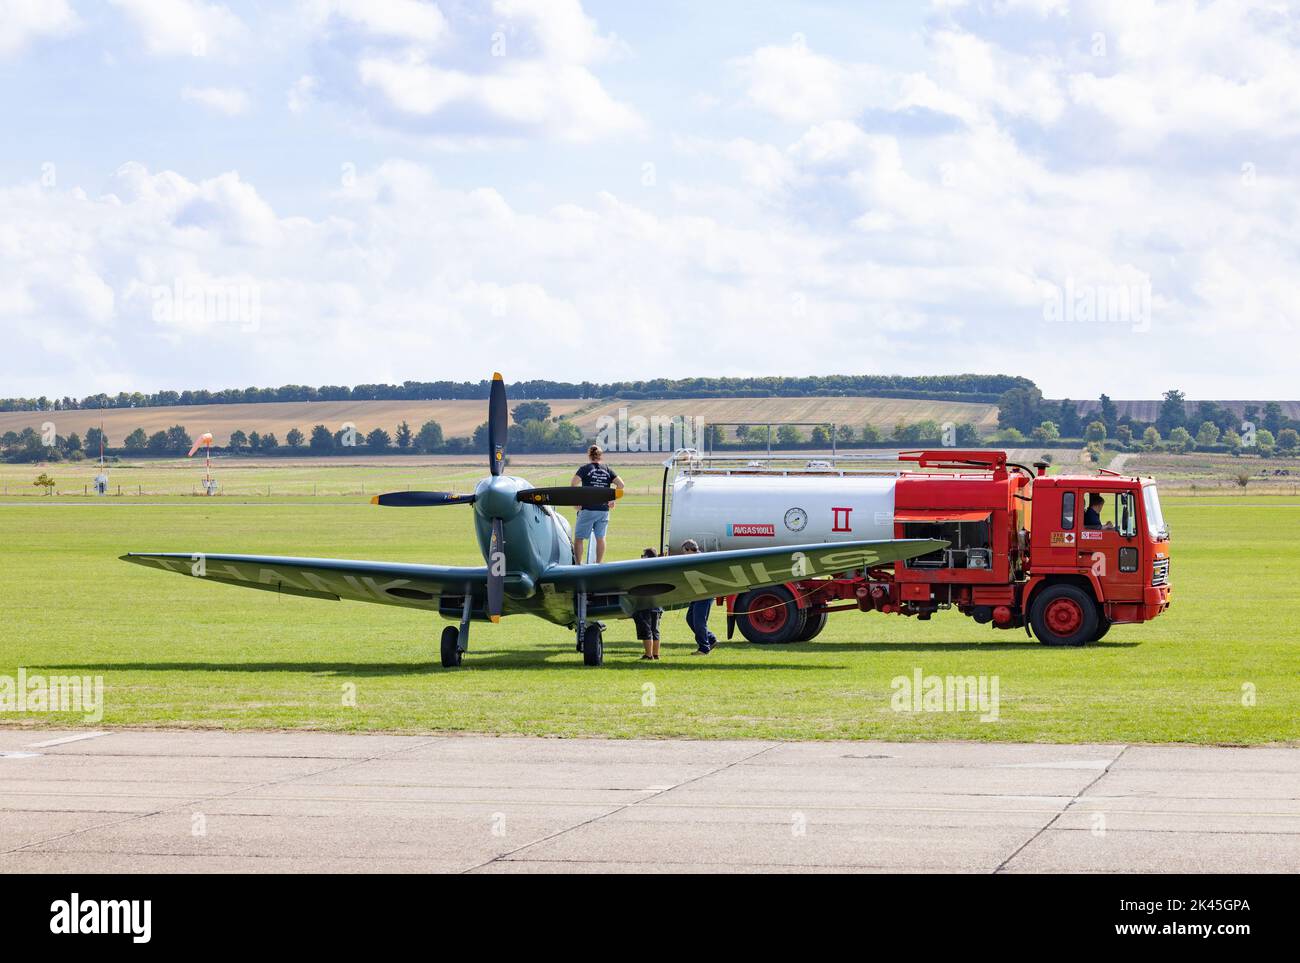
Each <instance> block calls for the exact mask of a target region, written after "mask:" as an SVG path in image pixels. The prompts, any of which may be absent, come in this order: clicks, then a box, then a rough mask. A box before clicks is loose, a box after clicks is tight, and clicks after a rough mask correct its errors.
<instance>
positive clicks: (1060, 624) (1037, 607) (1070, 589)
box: [1029, 585, 1097, 645]
mask: <svg viewBox="0 0 1300 963" xmlns="http://www.w3.org/2000/svg"><path fill="white" fill-rule="evenodd" d="M1029 621H1030V624H1031V625H1033V627H1034V635H1036V636H1037V637H1038V641H1039V642H1042V643H1043V644H1044V645H1083V644H1084V643H1085V642H1088V641H1090V640H1092V639H1094V638H1096V637H1097V605H1096V603H1095V602H1093V600H1092V599H1091V598H1090V597H1089V596H1088V593H1087V592H1085V591H1083V589H1081V588H1079V587H1078V586H1075V585H1049V586H1048V587H1047V588H1045V589H1043V590H1042V591H1041V592H1039V593H1038V598H1036V599H1034V606H1033V609H1032V611H1031V612H1030V613H1029Z"/></svg>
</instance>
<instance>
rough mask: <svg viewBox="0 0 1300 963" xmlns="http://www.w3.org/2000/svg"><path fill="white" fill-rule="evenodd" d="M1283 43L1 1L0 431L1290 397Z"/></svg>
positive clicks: (1290, 26)
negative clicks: (217, 410)
mask: <svg viewBox="0 0 1300 963" xmlns="http://www.w3.org/2000/svg"><path fill="white" fill-rule="evenodd" d="M1298 37H1300V26H1298V24H1297V17H1296V16H1295V14H1294V12H1293V11H1292V10H1291V9H1290V8H1289V6H1288V5H1286V4H1277V3H1267V4H1266V3H1252V2H1233V3H1224V2H1218V3H1214V2H1203V3H1186V2H1183V3H1162V2H1151V0H1129V2H1119V0H1087V2H1083V0H984V2H980V0H969V2H962V0H940V2H935V3H931V4H929V5H926V4H923V3H901V2H899V3H819V4H796V3H739V2H731V3H722V2H717V3H684V2H679V3H666V4H655V5H649V4H630V3H616V2H591V0H588V2H586V3H581V4H580V3H579V2H577V0H550V2H545V3H544V2H541V0H481V2H478V0H475V2H470V0H455V2H450V0H449V2H442V3H431V2H424V0H389V2H380V0H369V2H361V0H302V2H285V3H279V4H272V3H234V2H231V3H227V4H221V3H209V2H204V0H109V2H102V3H90V2H83V0H48V2H43V3H33V2H29V0H0V111H3V116H4V117H5V118H6V121H7V127H8V128H9V131H10V134H11V136H10V137H9V138H7V141H8V143H7V145H6V150H5V151H4V152H3V153H0V252H3V253H4V257H3V258H2V259H0V331H2V332H4V333H5V334H6V336H7V337H6V340H7V342H8V344H9V346H10V347H11V349H12V350H11V351H8V352H6V356H7V357H5V360H4V361H3V362H2V363H0V395H31V394H47V395H64V394H72V395H82V394H86V393H89V392H93V391H100V390H103V391H117V390H121V389H141V390H153V389H157V388H163V387H177V388H184V387H211V388H220V387H226V386H230V385H250V384H257V385H262V384H281V383H289V382H296V383H311V384H321V383H358V382H368V381H401V380H405V379H408V378H410V379H418V380H431V379H437V378H465V379H476V378H478V377H481V376H483V375H484V374H485V373H486V372H488V371H491V370H493V369H495V368H499V369H501V370H504V371H505V372H506V373H507V377H509V378H512V379H513V378H525V377H543V378H545V377H549V378H556V379H566V380H581V379H584V378H591V379H598V380H605V379H614V378H637V377H651V376H659V375H673V376H688V375H720V374H813V373H840V372H877V373H892V372H901V373H942V372H961V371H985V372H987V371H1001V372H1007V373H1014V374H1023V375H1027V376H1029V377H1032V378H1034V379H1035V380H1036V381H1037V382H1038V383H1039V384H1040V385H1041V386H1042V387H1043V388H1044V390H1045V391H1046V392H1047V393H1048V394H1049V395H1053V396H1062V395H1069V396H1072V397H1085V396H1095V395H1096V394H1097V393H1098V392H1100V391H1106V392H1108V393H1110V394H1111V395H1112V396H1114V397H1150V396H1154V395H1155V394H1157V393H1158V392H1159V391H1161V390H1163V389H1164V388H1166V387H1172V386H1175V385H1176V386H1179V387H1182V388H1184V389H1185V390H1187V391H1188V392H1189V394H1190V395H1191V396H1193V397H1219V398H1228V397H1252V398H1255V397H1292V396H1294V394H1295V388H1294V385H1295V380H1296V379H1295V374H1294V369H1295V357H1296V350H1295V349H1296V346H1297V344H1296V342H1297V339H1296V310H1297V300H1296V298H1297V293H1298V292H1297V288H1296V285H1297V282H1296V277H1297V276H1300V272H1298V271H1297V268H1300V264H1297V259H1298V258H1300V249H1298V247H1297V245H1296V243H1295V240H1296V238H1295V231H1294V226H1293V225H1294V224H1295V223H1296V216H1295V215H1296V213H1297V212H1296V210H1295V208H1296V204H1297V199H1296V198H1297V192H1296V190H1295V187H1296V186H1297V185H1296V183H1295V179H1296V171H1295V163H1294V158H1295V157H1296V156H1300V155H1297V151H1296V148H1297V146H1300V144H1298V143H1297V141H1298V140H1300V55H1298V53H1297V38H1298Z"/></svg>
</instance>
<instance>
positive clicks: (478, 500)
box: [474, 475, 522, 519]
mask: <svg viewBox="0 0 1300 963" xmlns="http://www.w3.org/2000/svg"><path fill="white" fill-rule="evenodd" d="M518 488H519V486H518V484H517V483H515V481H514V480H513V479H511V478H507V477H506V476H504V475H497V476H496V477H494V478H486V479H484V480H483V481H482V482H480V483H479V486H478V489H477V490H476V491H475V493H474V507H475V508H476V509H478V511H479V512H480V513H481V514H483V515H486V516H487V517H488V518H502V519H511V518H514V517H515V516H516V515H518V514H519V510H520V508H521V507H522V506H521V505H520V503H519V502H518V501H517V500H516V498H515V492H516V491H518Z"/></svg>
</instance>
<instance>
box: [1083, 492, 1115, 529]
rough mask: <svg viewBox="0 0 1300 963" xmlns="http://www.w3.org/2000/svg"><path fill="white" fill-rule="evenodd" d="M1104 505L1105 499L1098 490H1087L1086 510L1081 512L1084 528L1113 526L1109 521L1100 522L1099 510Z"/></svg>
mask: <svg viewBox="0 0 1300 963" xmlns="http://www.w3.org/2000/svg"><path fill="white" fill-rule="evenodd" d="M1105 507H1106V499H1104V498H1102V497H1101V494H1100V493H1099V492H1089V494H1088V510H1087V511H1085V512H1084V513H1083V527H1084V528H1114V527H1115V526H1114V525H1113V524H1111V523H1110V522H1107V523H1106V524H1105V525H1103V524H1102V523H1101V510H1102V509H1103V508H1105Z"/></svg>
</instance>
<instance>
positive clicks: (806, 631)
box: [799, 609, 830, 642]
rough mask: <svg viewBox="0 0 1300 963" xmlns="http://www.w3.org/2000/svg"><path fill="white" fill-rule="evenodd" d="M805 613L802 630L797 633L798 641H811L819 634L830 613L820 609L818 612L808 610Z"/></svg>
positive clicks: (824, 626)
mask: <svg viewBox="0 0 1300 963" xmlns="http://www.w3.org/2000/svg"><path fill="white" fill-rule="evenodd" d="M805 615H806V618H805V619H804V622H803V631H802V632H800V633H799V641H800V642H811V641H812V640H813V639H815V638H817V636H819V635H821V632H822V629H824V628H826V620H827V618H829V617H830V613H828V612H827V611H826V610H825V609H822V610H821V611H820V612H815V611H808V612H806V613H805Z"/></svg>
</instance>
